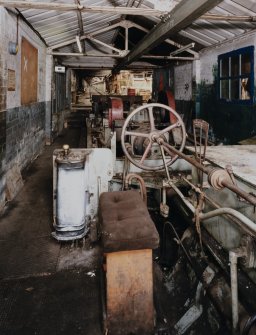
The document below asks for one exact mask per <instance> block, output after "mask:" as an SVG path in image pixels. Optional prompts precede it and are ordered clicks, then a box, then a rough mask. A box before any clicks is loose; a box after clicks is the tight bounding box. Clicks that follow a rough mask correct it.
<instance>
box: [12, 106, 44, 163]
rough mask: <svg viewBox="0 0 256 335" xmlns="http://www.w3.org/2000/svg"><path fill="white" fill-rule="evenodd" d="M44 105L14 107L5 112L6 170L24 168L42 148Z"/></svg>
mask: <svg viewBox="0 0 256 335" xmlns="http://www.w3.org/2000/svg"><path fill="white" fill-rule="evenodd" d="M44 126H45V103H44V102H39V103H35V104H30V105H29V106H22V107H15V108H12V109H8V110H7V112H6V168H7V169H10V168H11V167H12V166H13V165H14V164H18V166H19V168H20V169H22V168H24V167H26V166H27V165H28V164H29V163H30V162H31V161H32V160H33V159H34V158H35V157H36V156H37V155H38V154H39V153H40V151H41V150H42V148H43V146H44Z"/></svg>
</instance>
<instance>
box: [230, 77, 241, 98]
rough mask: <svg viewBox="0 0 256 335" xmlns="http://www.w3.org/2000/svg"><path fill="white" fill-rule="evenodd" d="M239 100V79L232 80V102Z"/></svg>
mask: <svg viewBox="0 0 256 335" xmlns="http://www.w3.org/2000/svg"><path fill="white" fill-rule="evenodd" d="M238 99H239V79H233V80H231V100H238Z"/></svg>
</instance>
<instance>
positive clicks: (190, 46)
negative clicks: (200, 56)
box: [170, 42, 195, 56]
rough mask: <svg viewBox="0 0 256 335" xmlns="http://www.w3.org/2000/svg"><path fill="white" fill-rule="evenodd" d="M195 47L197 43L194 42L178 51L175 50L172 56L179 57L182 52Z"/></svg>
mask: <svg viewBox="0 0 256 335" xmlns="http://www.w3.org/2000/svg"><path fill="white" fill-rule="evenodd" d="M194 47H195V43H194V42H193V43H189V44H188V45H184V47H181V48H179V49H178V50H175V51H173V52H171V53H170V56H174V55H177V54H178V53H180V52H183V51H187V50H188V49H190V48H194Z"/></svg>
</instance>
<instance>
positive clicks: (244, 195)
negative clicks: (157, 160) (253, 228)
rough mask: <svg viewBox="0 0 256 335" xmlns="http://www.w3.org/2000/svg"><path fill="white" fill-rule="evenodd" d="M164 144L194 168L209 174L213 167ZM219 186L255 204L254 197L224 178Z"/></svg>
mask: <svg viewBox="0 0 256 335" xmlns="http://www.w3.org/2000/svg"><path fill="white" fill-rule="evenodd" d="M165 145H166V146H167V147H168V148H169V149H170V151H172V152H173V153H175V154H176V155H178V156H179V157H181V158H183V159H185V160H186V161H187V162H189V163H190V164H192V165H194V166H195V167H196V168H198V169H199V170H201V171H202V172H204V173H205V174H207V175H209V173H210V172H211V171H213V169H214V168H212V167H205V166H204V165H202V164H200V163H199V162H197V161H196V160H195V159H194V158H191V157H189V156H187V155H185V154H183V153H182V152H180V151H179V150H177V149H175V148H174V147H173V146H171V145H169V144H167V143H165ZM221 186H223V187H226V188H228V189H229V190H230V191H232V192H234V193H236V194H237V195H239V196H241V197H242V198H243V199H245V200H246V201H248V202H249V203H250V204H252V205H253V206H256V197H254V196H253V195H251V194H249V193H247V192H245V191H243V190H242V189H240V188H239V187H237V186H236V185H234V184H232V183H230V182H229V181H228V180H225V179H223V180H221Z"/></svg>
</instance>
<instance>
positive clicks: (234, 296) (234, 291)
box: [229, 251, 238, 335]
mask: <svg viewBox="0 0 256 335" xmlns="http://www.w3.org/2000/svg"><path fill="white" fill-rule="evenodd" d="M229 260H230V280H231V300H232V334H233V335H235V334H236V331H237V325H238V285H237V254H236V253H235V252H234V251H230V252H229Z"/></svg>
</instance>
